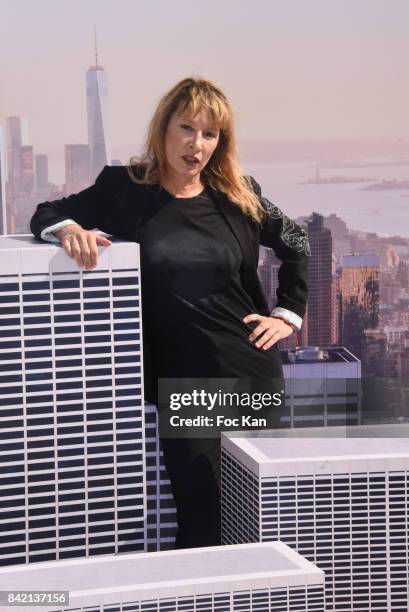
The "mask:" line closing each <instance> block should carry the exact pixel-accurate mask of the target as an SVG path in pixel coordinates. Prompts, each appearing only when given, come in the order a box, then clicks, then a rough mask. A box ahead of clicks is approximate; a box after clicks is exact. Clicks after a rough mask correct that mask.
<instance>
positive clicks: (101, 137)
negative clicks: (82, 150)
mask: <svg viewBox="0 0 409 612" xmlns="http://www.w3.org/2000/svg"><path fill="white" fill-rule="evenodd" d="M86 85H87V121H88V145H89V148H90V152H91V181H93V180H95V178H96V177H97V175H98V174H99V173H100V171H101V170H102V168H103V167H104V166H105V165H107V164H108V165H110V164H111V132H110V130H111V124H110V108H109V95H108V76H107V73H106V72H105V70H104V69H103V67H102V66H100V65H99V64H98V54H97V46H96V38H95V65H94V66H91V68H89V70H87V73H86Z"/></svg>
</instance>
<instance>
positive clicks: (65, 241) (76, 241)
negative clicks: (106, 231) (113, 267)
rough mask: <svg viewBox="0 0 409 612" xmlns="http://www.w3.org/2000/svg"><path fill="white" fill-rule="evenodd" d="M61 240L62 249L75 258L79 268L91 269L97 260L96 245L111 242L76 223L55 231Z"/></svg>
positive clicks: (104, 244) (106, 244)
mask: <svg viewBox="0 0 409 612" xmlns="http://www.w3.org/2000/svg"><path fill="white" fill-rule="evenodd" d="M55 235H56V236H57V238H59V240H61V242H62V245H63V247H64V251H65V252H66V253H67V255H68V256H69V257H71V259H75V261H76V262H77V264H78V266H79V267H80V268H85V269H86V270H91V269H92V268H95V266H96V265H97V262H98V246H109V245H110V244H112V242H111V241H110V240H108V238H105V237H104V236H101V235H100V234H97V233H95V232H93V231H91V230H85V229H84V228H83V227H81V226H80V225H77V224H70V225H65V226H64V227H62V228H61V229H60V230H58V231H57V232H55Z"/></svg>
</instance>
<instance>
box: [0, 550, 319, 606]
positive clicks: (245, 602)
mask: <svg viewBox="0 0 409 612" xmlns="http://www.w3.org/2000/svg"><path fill="white" fill-rule="evenodd" d="M323 582H324V576H323V572H322V571H320V570H319V569H317V568H316V567H315V566H314V565H313V564H312V563H310V562H308V561H307V560H306V559H303V558H302V557H301V556H300V555H298V554H297V553H296V552H294V551H293V550H291V549H290V548H289V547H288V546H286V545H285V544H283V543H282V542H267V543H257V544H242V545H238V546H210V547H204V548H187V549H184V550H175V551H166V552H153V553H145V554H143V553H142V554H138V555H135V554H133V555H125V556H111V557H108V558H105V559H95V558H94V559H80V560H75V561H61V562H59V563H41V564H38V565H35V566H24V567H20V568H13V567H8V568H4V569H2V570H0V589H1V591H0V597H1V596H2V595H3V597H4V595H5V594H6V593H5V592H7V591H16V590H21V589H22V586H21V585H24V589H26V590H33V591H37V590H38V589H39V587H40V585H41V588H42V589H46V588H47V586H46V585H50V587H51V585H53V586H54V585H58V589H60V590H61V591H63V592H65V593H66V594H67V592H68V591H69V596H70V602H69V604H68V601H66V602H65V603H64V604H59V605H58V604H51V603H49V604H48V605H47V606H46V605H41V604H40V606H39V607H36V608H35V610H37V611H38V612H53V611H56V610H59V611H60V612H61V611H62V609H64V611H65V612H70V611H71V610H72V612H74V611H75V612H119V611H120V610H121V611H122V612H176V610H178V611H179V612H250V610H252V611H253V612H268V611H271V612H273V611H274V612H325V602H324V588H323ZM67 595H68V594H67ZM54 601H55V600H54ZM0 603H7V600H4V599H0ZM36 606H38V604H36ZM2 609H3V608H2ZM20 610H21V608H20ZM24 610H25V608H24Z"/></svg>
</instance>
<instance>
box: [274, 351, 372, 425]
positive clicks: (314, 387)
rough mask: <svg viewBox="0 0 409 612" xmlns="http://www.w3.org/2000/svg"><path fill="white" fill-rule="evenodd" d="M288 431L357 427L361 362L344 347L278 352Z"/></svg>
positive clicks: (358, 420)
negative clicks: (282, 376) (345, 426)
mask: <svg viewBox="0 0 409 612" xmlns="http://www.w3.org/2000/svg"><path fill="white" fill-rule="evenodd" d="M281 359H282V361H283V372H284V378H285V391H286V401H285V407H286V416H285V417H284V418H283V419H282V421H283V425H285V426H287V427H319V426H321V427H322V426H328V425H359V424H360V423H361V362H360V361H359V359H357V358H356V357H355V356H354V355H352V353H351V352H350V351H348V350H347V349H346V348H344V347H330V348H327V349H319V348H317V347H306V348H300V349H295V350H290V351H281Z"/></svg>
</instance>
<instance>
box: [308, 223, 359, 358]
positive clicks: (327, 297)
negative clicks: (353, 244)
mask: <svg viewBox="0 0 409 612" xmlns="http://www.w3.org/2000/svg"><path fill="white" fill-rule="evenodd" d="M308 239H309V242H310V246H311V257H310V263H309V269H308V314H307V317H308V344H310V345H312V346H331V344H332V343H333V340H334V338H333V326H332V322H331V321H332V316H333V306H332V295H333V289H332V237H331V231H330V230H329V229H327V228H325V227H324V217H323V216H322V215H319V214H317V213H313V214H312V218H311V221H309V222H308ZM347 348H349V347H347Z"/></svg>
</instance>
